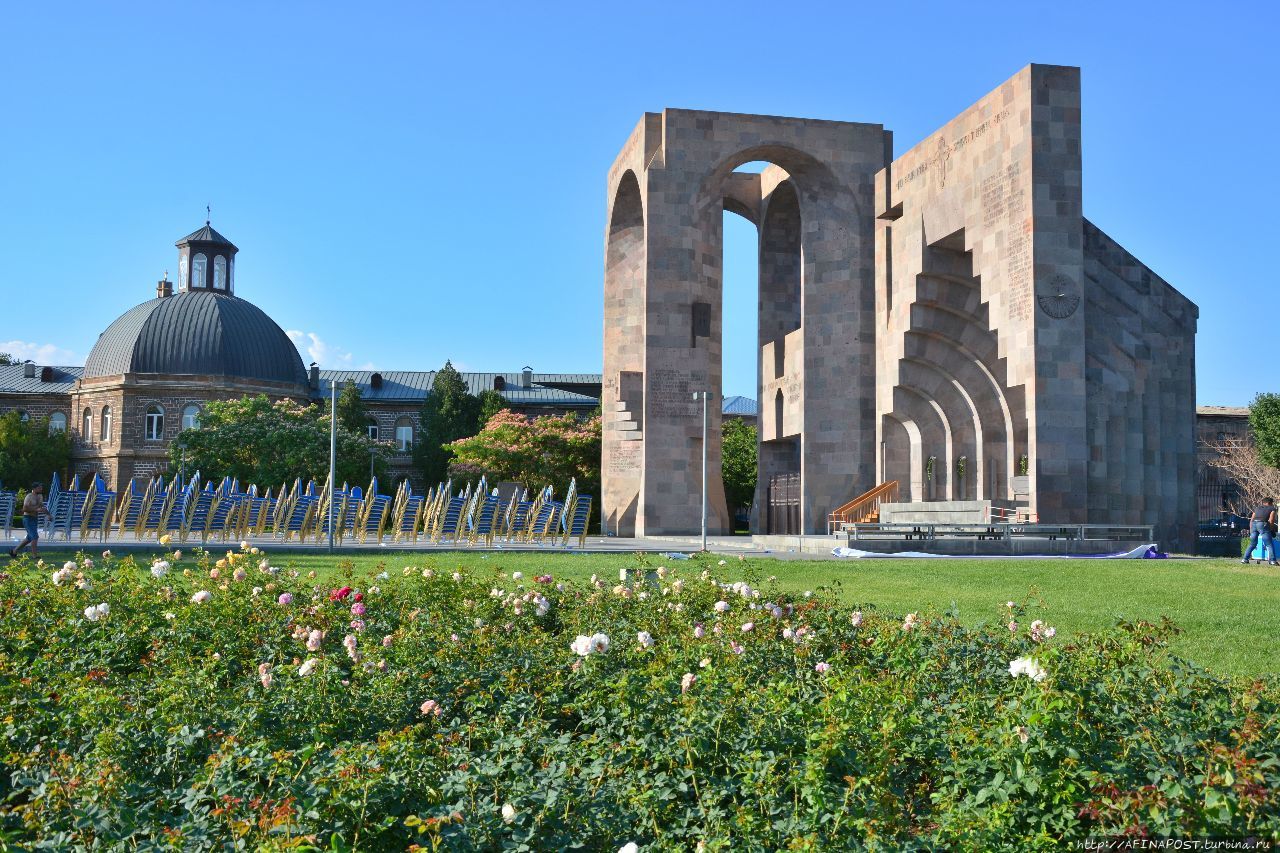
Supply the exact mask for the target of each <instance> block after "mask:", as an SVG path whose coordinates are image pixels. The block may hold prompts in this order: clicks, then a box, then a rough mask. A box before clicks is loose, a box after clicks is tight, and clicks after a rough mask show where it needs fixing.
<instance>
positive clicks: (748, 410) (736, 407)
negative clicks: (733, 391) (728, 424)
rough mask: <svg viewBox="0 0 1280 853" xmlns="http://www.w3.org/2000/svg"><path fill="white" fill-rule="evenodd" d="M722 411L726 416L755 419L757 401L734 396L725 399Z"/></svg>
mask: <svg viewBox="0 0 1280 853" xmlns="http://www.w3.org/2000/svg"><path fill="white" fill-rule="evenodd" d="M720 411H721V413H722V414H726V415H739V416H742V417H747V416H750V417H755V416H756V413H757V411H758V409H757V407H756V401H755V400H753V399H751V398H750V397H743V396H741V395H734V396H732V397H725V398H724V405H723V406H721V408H720Z"/></svg>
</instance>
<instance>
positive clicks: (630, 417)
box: [601, 170, 646, 536]
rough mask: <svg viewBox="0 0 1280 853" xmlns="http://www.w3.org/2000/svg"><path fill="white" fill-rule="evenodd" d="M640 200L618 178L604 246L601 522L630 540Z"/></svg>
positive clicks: (640, 366) (639, 426) (638, 407)
mask: <svg viewBox="0 0 1280 853" xmlns="http://www.w3.org/2000/svg"><path fill="white" fill-rule="evenodd" d="M645 259H646V251H645V222H644V201H643V196H642V194H641V191H640V182H639V181H638V180H637V179H636V176H635V173H634V172H631V171H630V170H628V171H626V172H624V173H623V174H622V176H621V178H619V180H618V184H617V189H616V190H615V192H614V196H613V204H612V206H611V210H610V212H609V230H608V233H607V235H606V246H605V272H604V278H605V287H604V294H605V295H604V338H605V340H604V351H605V375H604V377H603V390H602V399H601V404H602V407H601V408H602V411H603V412H604V413H605V423H604V440H603V442H602V444H603V454H602V455H603V459H602V463H603V466H604V468H605V470H607V471H608V472H609V477H608V478H607V480H606V482H605V491H604V494H603V495H602V498H603V504H602V508H603V517H602V524H603V526H604V527H605V529H606V530H607V532H609V533H612V534H614V535H619V536H632V535H635V532H636V511H637V509H638V507H639V501H640V487H641V480H642V478H641V473H642V467H641V462H642V459H643V450H642V448H643V441H644V426H645V425H644V380H643V370H644V367H645V363H644V353H645V342H644V335H643V334H642V332H641V330H642V329H643V328H644V323H645V303H644V284H645Z"/></svg>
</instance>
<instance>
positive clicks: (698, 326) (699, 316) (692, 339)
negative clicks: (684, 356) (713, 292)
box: [689, 302, 711, 348]
mask: <svg viewBox="0 0 1280 853" xmlns="http://www.w3.org/2000/svg"><path fill="white" fill-rule="evenodd" d="M692 320H693V323H692V329H691V331H692V334H691V335H690V336H689V346H690V347H693V348H697V346H698V338H709V337H711V303H710V302H695V303H693V317H692Z"/></svg>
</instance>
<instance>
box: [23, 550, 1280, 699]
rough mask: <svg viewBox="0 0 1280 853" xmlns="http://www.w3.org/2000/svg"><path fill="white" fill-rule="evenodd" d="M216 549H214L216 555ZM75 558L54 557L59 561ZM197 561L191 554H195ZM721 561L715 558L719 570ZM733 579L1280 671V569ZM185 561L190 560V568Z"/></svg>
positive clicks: (865, 563)
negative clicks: (1014, 605)
mask: <svg viewBox="0 0 1280 853" xmlns="http://www.w3.org/2000/svg"><path fill="white" fill-rule="evenodd" d="M214 550H216V549H214ZM66 554H67V552H66V551H65V550H57V551H55V550H52V549H45V552H44V556H45V558H46V559H47V560H49V561H51V562H53V561H55V560H57V561H58V562H60V561H61V559H65V555H66ZM188 556H189V555H188ZM719 559H720V557H719V556H714V557H712V558H710V559H709V560H707V562H708V563H709V564H710V565H713V566H714V565H715V564H716V563H717V562H718V561H719ZM724 559H725V560H726V564H725V566H724V567H723V569H722V571H724V572H725V573H726V575H727V579H728V580H738V579H746V580H748V581H750V582H752V583H753V584H757V583H759V584H763V583H764V582H765V580H766V578H768V577H769V576H776V578H777V584H778V586H779V587H781V588H782V589H784V590H788V591H796V592H800V591H803V590H806V589H813V590H816V589H818V588H819V587H824V586H827V587H834V588H835V591H836V594H837V595H838V597H839V598H840V599H842V600H844V601H847V602H848V603H850V604H851V605H859V606H861V607H863V608H868V607H875V608H877V609H879V610H882V611H888V612H890V613H895V614H901V613H907V612H910V611H917V610H929V609H934V610H938V611H945V610H947V609H948V608H950V607H951V606H952V605H953V604H954V606H955V607H956V608H957V610H958V612H959V614H960V618H961V619H962V620H963V621H964V622H965V623H967V624H975V623H978V622H982V621H990V620H996V619H999V620H1001V621H1005V620H1006V619H1007V616H1005V610H1004V603H1005V602H1006V601H1010V600H1013V601H1018V602H1024V603H1027V604H1028V605H1030V606H1031V610H1032V612H1030V613H1029V615H1028V616H1027V617H1025V618H1027V619H1031V618H1040V619H1043V620H1044V621H1045V622H1046V623H1048V624H1050V625H1053V626H1055V627H1056V628H1057V629H1058V631H1059V632H1060V636H1065V635H1067V634H1071V633H1074V632H1081V631H1094V630H1098V629H1101V628H1106V627H1108V626H1110V625H1112V624H1114V623H1115V621H1116V620H1117V619H1125V620H1133V619H1146V620H1148V621H1158V620H1159V619H1160V618H1161V617H1162V616H1167V617H1169V618H1170V619H1172V620H1173V622H1174V623H1175V624H1176V625H1177V626H1178V627H1179V628H1180V629H1182V631H1183V633H1182V634H1181V635H1179V636H1177V637H1175V638H1174V639H1173V640H1172V642H1171V644H1170V645H1171V650H1172V651H1173V652H1174V653H1175V654H1178V655H1180V656H1182V657H1185V658H1188V659H1190V660H1193V661H1195V662H1197V663H1199V664H1202V665H1203V666H1205V667H1208V668H1209V669H1212V670H1214V671H1217V672H1220V673H1224V674H1234V675H1261V674H1277V673H1280V644H1278V643H1277V640H1278V639H1280V570H1277V569H1275V568H1273V567H1270V566H1265V565H1257V564H1252V565H1248V566H1245V565H1242V564H1240V563H1239V562H1238V561H1236V560H1229V559H1214V560H1158V561H1157V560H977V559H974V560H908V559H894V560H850V561H847V562H838V561H831V560H813V561H807V560H774V559H765V558H748V559H746V560H739V559H738V558H736V557H733V556H727V557H724ZM184 562H186V561H184ZM272 562H273V563H274V564H276V565H280V566H286V567H293V568H296V569H299V570H300V571H303V572H307V571H315V572H316V574H317V577H318V578H321V579H325V578H330V577H331V578H332V580H334V581H337V580H338V579H339V578H340V577H341V576H345V575H348V574H349V573H351V574H352V576H354V577H357V578H359V577H366V576H369V575H372V574H376V573H377V572H379V571H382V570H383V569H386V570H388V571H392V572H398V571H400V570H401V569H403V567H405V566H417V567H419V568H425V567H428V566H430V567H434V568H436V569H438V570H445V571H453V570H454V569H455V568H459V567H461V568H466V569H468V570H470V571H472V572H477V573H478V572H495V573H497V572H512V571H522V572H524V573H525V576H526V577H531V576H533V575H534V574H539V573H543V572H550V573H551V574H553V575H555V576H556V577H557V578H566V579H575V580H585V579H587V578H589V577H590V576H591V575H592V574H598V575H600V576H601V577H602V578H604V579H606V580H607V581H609V582H610V583H614V582H616V579H617V577H618V569H620V568H634V567H637V566H640V565H647V566H649V567H650V568H653V567H656V566H658V565H661V564H662V563H663V562H664V558H663V557H661V556H660V555H656V554H650V555H645V556H641V555H636V554H591V555H586V554H568V553H545V554H542V553H515V552H512V553H502V552H487V553H477V552H449V553H438V552H437V553H430V552H427V553H423V552H417V553H405V552H396V551H392V550H389V549H388V550H387V551H385V552H378V553H373V554H369V553H364V554H350V555H340V556H335V557H329V556H327V555H325V554H322V553H307V552H295V553H287V554H286V553H281V554H278V555H276V556H274V558H273V559H272Z"/></svg>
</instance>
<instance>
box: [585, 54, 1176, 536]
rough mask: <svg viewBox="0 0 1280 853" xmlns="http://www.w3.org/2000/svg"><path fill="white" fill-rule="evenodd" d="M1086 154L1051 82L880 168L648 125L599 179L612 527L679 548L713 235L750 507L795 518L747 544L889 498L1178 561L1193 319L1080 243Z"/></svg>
mask: <svg viewBox="0 0 1280 853" xmlns="http://www.w3.org/2000/svg"><path fill="white" fill-rule="evenodd" d="M1080 145H1081V98H1080V71H1079V69H1078V68H1072V67H1063V66H1049V65H1030V66H1027V67H1026V68H1024V69H1022V70H1021V71H1019V72H1018V73H1017V74H1015V75H1014V76H1013V77H1012V78H1010V79H1009V80H1007V81H1006V82H1004V83H1002V84H1001V85H1000V86H998V87H997V88H996V89H995V90H993V91H992V92H990V93H989V94H987V95H986V96H984V97H982V98H981V99H980V100H979V101H978V102H977V103H975V104H974V105H973V106H971V107H969V108H968V109H966V110H965V111H963V112H962V113H960V114H959V115H958V116H956V117H955V118H954V119H952V120H951V121H950V122H948V123H947V124H945V125H944V126H942V127H941V128H939V129H938V130H937V131H936V132H934V133H933V134H931V135H929V136H928V137H927V138H925V139H924V140H923V141H921V142H920V143H919V144H917V145H915V146H914V147H912V148H911V149H909V150H907V151H904V152H901V153H895V151H894V145H893V136H892V133H891V132H890V131H889V130H886V129H885V128H884V127H883V126H882V125H879V124H864V123H855V122H842V121H818V120H811V119H802V118H783V117H777V116H763V115H742V114H731V113H719V112H704V111H695V110H679V109H667V110H664V111H663V112H660V113H646V114H645V115H644V116H643V117H642V118H641V119H640V121H639V123H638V124H637V125H636V127H635V129H634V130H633V131H632V133H631V135H630V137H629V138H628V139H627V141H626V143H625V144H624V145H623V147H622V150H621V152H620V153H619V154H618V157H617V159H616V160H615V162H614V164H613V167H612V168H611V170H610V172H609V175H608V180H607V211H606V219H605V222H606V228H605V241H604V242H605V246H604V249H605V272H604V300H605V317H604V377H603V381H604V384H603V394H604V396H603V398H602V406H603V411H604V413H605V424H604V460H603V471H602V474H603V482H604V486H603V513H604V516H605V524H606V526H607V528H608V529H609V530H610V531H617V532H619V533H620V534H622V535H630V534H635V535H660V534H685V533H690V532H694V531H696V530H697V528H698V523H699V517H700V504H701V491H702V481H701V466H702V463H701V459H702V454H703V452H704V448H703V446H702V435H703V423H702V420H703V417H702V408H701V403H700V402H698V400H697V399H695V397H694V394H695V392H701V391H710V392H711V393H712V394H713V395H714V396H713V399H719V398H720V397H721V387H720V386H721V332H722V325H721V324H722V302H723V298H722V272H723V246H722V228H723V224H722V223H723V217H724V214H725V212H726V211H727V212H730V213H734V214H737V215H740V216H743V217H745V218H746V219H748V220H749V221H751V222H752V223H754V224H755V226H756V228H757V230H758V253H759V254H758V258H759V299H758V308H759V315H758V316H759V324H758V330H759V331H758V350H757V357H758V362H757V366H758V377H759V379H758V386H757V394H756V396H757V399H758V400H759V401H760V402H759V424H760V443H759V458H760V478H759V486H758V492H757V506H758V507H760V508H768V507H769V506H770V502H771V500H772V499H773V495H772V493H771V489H773V488H774V487H775V486H776V485H777V484H778V483H780V482H787V483H791V484H794V487H795V494H797V495H798V504H799V506H798V509H799V511H798V514H797V517H796V523H795V529H787V530H768V529H762V530H761V532H774V533H801V532H803V533H820V532H825V531H826V529H827V524H826V522H827V514H828V513H829V512H831V511H832V510H833V509H835V508H836V507H839V506H840V505H842V504H845V503H846V502H848V501H849V500H850V499H851V498H854V497H856V496H858V495H860V494H863V493H866V492H868V491H869V490H872V489H873V488H875V487H877V486H878V485H880V484H886V485H890V484H896V486H895V488H896V489H897V493H898V496H897V499H896V503H895V506H894V509H895V511H897V512H899V513H902V515H901V517H902V518H910V519H912V520H915V519H921V518H930V517H936V518H937V519H938V520H939V521H942V520H949V519H966V518H972V519H973V520H979V519H982V518H993V517H1002V516H1004V515H1005V514H1008V513H1015V514H1016V517H1023V518H1032V519H1038V520H1039V521H1042V522H1049V523H1063V524H1083V523H1103V524H1133V525H1147V524H1151V525H1155V528H1156V535H1157V536H1158V538H1159V540H1160V542H1161V543H1162V545H1163V546H1164V547H1167V548H1170V549H1173V548H1184V549H1189V548H1193V547H1194V541H1195V539H1194V537H1195V523H1196V515H1197V512H1196V443H1195V417H1196V409H1195V332H1196V321H1197V317H1198V309H1197V308H1196V306H1195V305H1194V304H1193V303H1191V302H1190V301H1189V300H1188V299H1187V298H1186V297H1184V296H1183V295H1182V294H1180V293H1179V292H1178V291H1177V290H1176V289H1175V288H1174V287H1173V286H1172V285H1170V284H1169V283H1168V282H1166V281H1165V280H1164V279H1162V278H1161V277H1160V276H1159V275H1157V274H1156V273H1154V272H1153V271H1152V270H1150V269H1149V268H1148V267H1146V266H1145V265H1144V264H1143V263H1142V262H1141V261H1139V260H1138V259H1137V258H1136V257H1134V255H1133V254H1132V253H1130V252H1129V251H1128V250H1126V249H1125V248H1124V247H1123V246H1121V245H1120V243H1118V242H1117V241H1116V240H1115V239H1114V238H1113V237H1112V236H1111V235H1109V234H1107V233H1106V232H1105V231H1104V230H1103V229H1102V228H1100V227H1098V225H1097V224H1095V223H1093V222H1091V221H1089V220H1088V219H1086V218H1085V216H1084V210H1083V206H1082V192H1081V187H1082V180H1083V175H1082V169H1081V148H1080ZM761 161H764V162H765V163H767V164H768V165H767V166H766V167H765V168H764V169H763V171H758V169H745V170H740V167H742V166H744V165H746V164H749V163H760V162H761ZM710 420H711V424H710V429H709V430H708V432H707V434H708V435H709V436H710V437H711V439H710V441H709V442H708V445H709V446H708V447H706V448H705V452H706V454H707V457H708V464H709V470H710V471H711V472H718V471H719V470H720V447H719V442H718V440H717V439H716V436H718V435H719V434H720V431H719V426H720V415H719V410H718V408H717V407H715V406H712V407H711V416H710ZM707 487H708V491H709V492H710V499H709V503H710V507H711V519H710V522H709V528H710V530H711V531H712V532H719V531H724V530H727V529H728V520H729V516H728V512H727V509H726V507H725V501H724V496H723V489H722V486H721V482H720V479H719V477H718V476H715V475H714V473H713V475H712V476H709V477H708V482H707ZM763 527H765V525H762V524H761V522H760V516H758V517H757V529H761V528H763Z"/></svg>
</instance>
